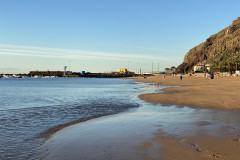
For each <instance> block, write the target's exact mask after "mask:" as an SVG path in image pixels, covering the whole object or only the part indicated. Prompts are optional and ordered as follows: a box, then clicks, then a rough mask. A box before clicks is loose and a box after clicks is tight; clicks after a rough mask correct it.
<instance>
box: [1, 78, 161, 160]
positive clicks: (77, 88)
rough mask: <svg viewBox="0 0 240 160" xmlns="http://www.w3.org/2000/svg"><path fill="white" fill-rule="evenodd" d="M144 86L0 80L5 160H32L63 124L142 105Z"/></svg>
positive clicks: (104, 81)
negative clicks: (139, 100) (141, 95)
mask: <svg viewBox="0 0 240 160" xmlns="http://www.w3.org/2000/svg"><path fill="white" fill-rule="evenodd" d="M156 89H157V88H156V87H153V88H152V90H149V91H150V92H153V91H155V90H156ZM144 91H146V89H145V85H143V84H142V83H138V82H134V81H133V80H132V79H125V80H124V81H123V80H122V79H96V78H54V79H51V78H48V79H43V78H36V79H34V78H24V79H0V159H4V160H11V159H14V160H18V159H19V160H23V159H31V157H32V156H34V155H35V154H36V151H37V148H38V147H40V146H41V145H42V144H43V143H44V141H45V140H47V139H48V138H49V137H51V135H52V134H53V133H55V132H56V131H58V130H59V129H61V128H63V127H65V126H68V125H71V124H74V123H79V122H81V121H85V120H88V119H92V118H96V117H100V116H105V115H109V114H115V113H119V112H123V111H126V110H128V109H129V108H135V107H139V104H138V103H136V102H135V101H134V100H133V99H134V98H136V97H137V95H139V94H141V93H143V92H144Z"/></svg>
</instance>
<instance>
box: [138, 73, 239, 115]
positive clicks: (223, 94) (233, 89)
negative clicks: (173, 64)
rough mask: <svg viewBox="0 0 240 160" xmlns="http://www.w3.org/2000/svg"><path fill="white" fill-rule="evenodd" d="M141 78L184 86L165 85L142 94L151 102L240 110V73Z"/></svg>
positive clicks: (147, 80) (148, 81)
mask: <svg viewBox="0 0 240 160" xmlns="http://www.w3.org/2000/svg"><path fill="white" fill-rule="evenodd" d="M136 80H137V81H142V82H147V83H155V84H156V83H158V84H159V85H166V86H181V87H171V88H166V89H164V90H163V91H164V92H163V93H153V94H145V95H141V96H140V98H141V99H143V100H145V101H147V102H151V103H161V104H164V105H180V106H190V107H201V108H212V109H220V110H228V111H238V112H239V111H240V98H239V93H240V77H215V78H214V79H210V78H209V77H207V78H203V77H183V80H182V81H180V78H179V76H176V77H174V76H166V77H165V78H163V76H152V77H148V78H147V79H144V78H143V77H138V78H137V79H136Z"/></svg>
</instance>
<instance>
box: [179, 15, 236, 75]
mask: <svg viewBox="0 0 240 160" xmlns="http://www.w3.org/2000/svg"><path fill="white" fill-rule="evenodd" d="M197 63H203V64H210V65H211V71H212V72H215V71H221V72H233V71H234V70H236V69H239V68H240V17H239V18H237V19H236V20H235V21H233V22H232V24H231V25H230V26H229V27H227V28H225V29H223V30H222V31H220V32H218V33H217V34H214V35H212V36H210V37H209V38H208V39H207V40H206V41H205V42H204V43H201V44H200V45H198V46H196V47H194V48H192V49H191V50H190V51H189V52H188V53H187V54H186V55H185V57H184V60H183V63H182V64H181V65H179V66H178V68H177V71H178V72H181V73H190V72H192V70H193V67H194V65H196V64H197Z"/></svg>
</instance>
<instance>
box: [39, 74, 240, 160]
mask: <svg viewBox="0 0 240 160" xmlns="http://www.w3.org/2000/svg"><path fill="white" fill-rule="evenodd" d="M155 78H156V77H155ZM147 80H148V81H149V82H151V79H150V78H148V79H147ZM176 80H177V79H176ZM183 80H184V79H183ZM169 81H170V80H169ZM171 81H172V84H171V85H173V84H174V83H175V80H174V79H173V80H171ZM206 81H207V79H206ZM183 83H184V82H183ZM209 83H214V82H213V81H212V82H209ZM176 85H179V84H177V83H176ZM152 87H153V88H154V87H156V86H155V85H154V86H153V85H148V84H145V88H146V90H147V89H149V88H152ZM185 87H190V86H189V85H188V84H187V83H185ZM183 88H184V87H183ZM159 89H160V90H162V88H161V86H160V88H159ZM164 90H169V88H167V89H164ZM161 94H162V93H161ZM150 95H152V94H150ZM153 95H155V94H153ZM136 101H137V103H139V104H140V105H141V107H139V108H136V109H132V110H130V111H128V112H124V113H120V114H116V115H111V116H106V117H100V118H96V119H92V120H89V121H86V122H83V123H79V124H76V125H72V126H70V127H66V128H64V129H62V130H60V131H58V132H57V133H55V134H54V135H53V136H52V137H51V138H50V139H49V140H48V141H46V143H45V144H44V145H43V146H42V147H41V148H40V153H39V155H38V157H37V158H38V159H46V160H49V159H50V160H55V159H56V160H61V159H64V160H65V159H66V160H67V159H71V160H75V159H86V160H106V159H113V160H123V159H124V160H125V159H134V160H135V159H136V160H192V159H194V160H203V159H204V160H205V159H206V160H208V159H219V160H238V159H239V157H240V152H239V150H240V126H239V124H240V114H239V112H232V111H225V110H214V109H213V110H212V109H204V107H202V108H189V107H185V106H183V105H181V106H172V105H168V106H162V105H160V104H158V103H156V104H153V103H148V102H145V101H142V100H140V99H137V100H136ZM167 104H170V103H167ZM195 107H197V106H195ZM206 108H207V106H206Z"/></svg>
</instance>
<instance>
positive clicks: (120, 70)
mask: <svg viewBox="0 0 240 160" xmlns="http://www.w3.org/2000/svg"><path fill="white" fill-rule="evenodd" d="M116 72H118V73H121V74H126V73H128V70H127V69H126V68H122V69H117V70H116Z"/></svg>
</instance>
